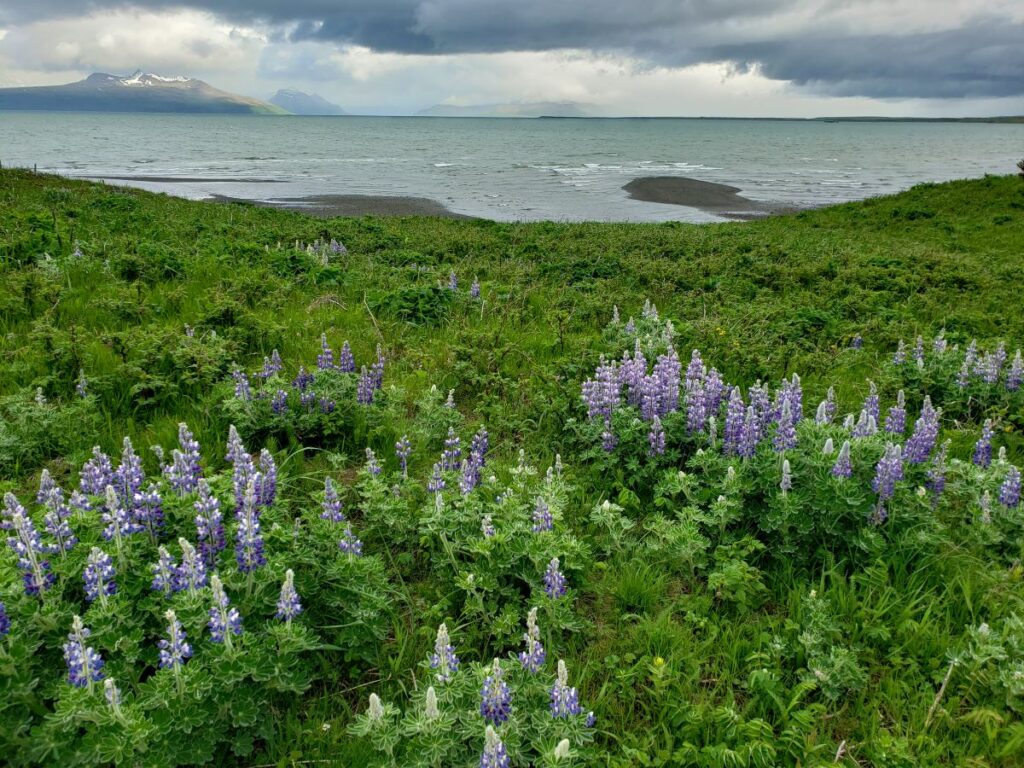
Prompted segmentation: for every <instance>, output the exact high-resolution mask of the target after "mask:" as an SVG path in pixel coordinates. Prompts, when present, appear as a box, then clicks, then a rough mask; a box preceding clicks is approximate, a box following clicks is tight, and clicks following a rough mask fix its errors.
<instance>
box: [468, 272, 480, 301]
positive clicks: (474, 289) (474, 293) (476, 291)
mask: <svg viewBox="0 0 1024 768" xmlns="http://www.w3.org/2000/svg"><path fill="white" fill-rule="evenodd" d="M469 295H470V296H471V297H472V298H474V299H479V298H480V280H479V279H478V278H476V277H474V278H473V284H472V285H471V286H469Z"/></svg>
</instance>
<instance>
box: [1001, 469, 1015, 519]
mask: <svg viewBox="0 0 1024 768" xmlns="http://www.w3.org/2000/svg"><path fill="white" fill-rule="evenodd" d="M999 503H1000V504H1002V505H1003V506H1004V507H1010V508H1011V509H1012V508H1014V507H1016V506H1017V505H1018V504H1020V470H1019V469H1017V468H1016V467H1014V466H1011V467H1010V469H1009V470H1008V471H1007V472H1006V479H1005V480H1003V484H1002V485H1001V486H999Z"/></svg>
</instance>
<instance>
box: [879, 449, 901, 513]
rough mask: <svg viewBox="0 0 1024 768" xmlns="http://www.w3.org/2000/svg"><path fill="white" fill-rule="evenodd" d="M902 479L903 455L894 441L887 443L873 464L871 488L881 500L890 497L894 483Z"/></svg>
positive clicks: (894, 486)
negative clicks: (876, 461) (876, 462)
mask: <svg viewBox="0 0 1024 768" xmlns="http://www.w3.org/2000/svg"><path fill="white" fill-rule="evenodd" d="M902 479H903V456H902V453H901V449H900V446H899V445H898V444H896V443H888V444H887V445H886V446H885V453H884V454H883V455H882V458H880V459H879V460H878V464H877V465H876V466H875V478H874V480H872V481H871V490H873V491H874V492H875V493H877V494H878V499H879V501H880V502H883V501H885V500H887V499H891V498H892V495H893V492H894V491H895V490H896V483H897V482H898V481H900V480H902Z"/></svg>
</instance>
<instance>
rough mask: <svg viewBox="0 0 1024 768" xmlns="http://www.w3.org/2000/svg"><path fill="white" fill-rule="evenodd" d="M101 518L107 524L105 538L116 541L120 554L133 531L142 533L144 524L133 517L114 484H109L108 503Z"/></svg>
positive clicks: (104, 532) (104, 530)
mask: <svg viewBox="0 0 1024 768" xmlns="http://www.w3.org/2000/svg"><path fill="white" fill-rule="evenodd" d="M100 519H101V520H102V521H103V523H104V524H105V527H104V528H103V538H104V539H106V540H107V541H112V542H114V545H115V546H116V548H117V552H118V556H120V554H121V552H122V551H123V549H124V540H125V538H126V537H128V536H131V535H132V534H133V533H141V531H142V526H140V525H139V524H138V523H136V522H135V521H134V520H133V519H132V515H131V514H129V512H128V510H127V509H126V508H125V506H124V505H123V504H122V503H121V499H120V498H118V495H117V491H115V490H114V486H112V485H108V486H107V503H106V504H105V505H104V507H103V513H102V514H101V515H100Z"/></svg>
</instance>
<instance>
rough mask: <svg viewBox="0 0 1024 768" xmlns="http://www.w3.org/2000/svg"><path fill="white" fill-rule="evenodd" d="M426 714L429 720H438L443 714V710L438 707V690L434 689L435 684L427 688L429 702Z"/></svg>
mask: <svg viewBox="0 0 1024 768" xmlns="http://www.w3.org/2000/svg"><path fill="white" fill-rule="evenodd" d="M424 714H425V715H426V716H427V719H428V720H436V719H437V718H439V717H440V716H441V712H440V710H439V709H438V708H437V692H436V691H435V690H434V686H430V687H429V688H427V703H426V708H425V711H424Z"/></svg>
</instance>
